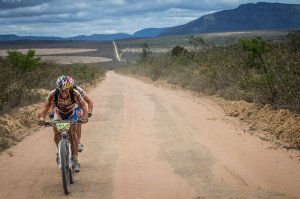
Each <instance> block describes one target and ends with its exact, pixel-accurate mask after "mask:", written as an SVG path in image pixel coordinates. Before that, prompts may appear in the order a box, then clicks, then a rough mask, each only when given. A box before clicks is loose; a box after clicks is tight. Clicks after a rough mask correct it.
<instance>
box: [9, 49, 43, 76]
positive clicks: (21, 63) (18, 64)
mask: <svg viewBox="0 0 300 199" xmlns="http://www.w3.org/2000/svg"><path fill="white" fill-rule="evenodd" d="M7 54H8V56H7V60H8V62H9V63H10V64H11V65H12V67H13V69H15V70H16V71H17V72H19V73H25V72H28V71H33V70H35V69H36V67H37V65H38V62H39V61H40V58H37V57H34V55H35V50H28V51H27V53H26V54H23V53H21V52H20V51H16V50H9V51H7Z"/></svg>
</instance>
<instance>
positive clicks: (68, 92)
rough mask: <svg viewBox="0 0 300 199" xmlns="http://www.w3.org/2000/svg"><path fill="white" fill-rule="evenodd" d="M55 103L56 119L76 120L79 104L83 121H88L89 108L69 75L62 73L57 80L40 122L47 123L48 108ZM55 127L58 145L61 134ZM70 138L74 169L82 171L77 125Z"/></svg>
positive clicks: (41, 114) (55, 139)
mask: <svg viewBox="0 0 300 199" xmlns="http://www.w3.org/2000/svg"><path fill="white" fill-rule="evenodd" d="M53 105H54V120H70V121H74V122H76V121H77V120H78V118H77V114H76V111H75V110H76V108H77V106H78V105H79V106H80V107H81V109H82V114H83V117H82V118H81V122H83V123H86V122H88V119H87V109H86V106H85V103H84V101H83V99H82V97H81V95H80V93H79V92H78V91H76V90H74V89H73V88H72V86H71V80H70V78H69V77H68V76H65V75H62V76H60V77H59V78H58V79H57V81H56V89H55V90H53V91H51V92H50V94H49V95H48V97H47V99H46V101H45V104H44V107H43V109H42V112H41V113H40V116H39V124H44V123H45V117H46V114H47V112H48V110H49V109H50V108H51V107H53ZM53 129H54V141H55V143H56V145H58V142H59V135H58V132H57V129H56V127H54V128H53ZM70 139H71V147H72V155H73V157H74V171H75V172H79V171H80V164H79V163H78V143H77V137H76V125H74V126H72V127H71V128H70Z"/></svg>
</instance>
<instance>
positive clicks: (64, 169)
mask: <svg viewBox="0 0 300 199" xmlns="http://www.w3.org/2000/svg"><path fill="white" fill-rule="evenodd" d="M59 149H60V150H59V154H60V164H61V177H62V183H63V188H64V192H65V194H66V195H67V194H69V193H70V169H69V165H68V145H67V142H66V141H65V140H61V141H60V142H59Z"/></svg>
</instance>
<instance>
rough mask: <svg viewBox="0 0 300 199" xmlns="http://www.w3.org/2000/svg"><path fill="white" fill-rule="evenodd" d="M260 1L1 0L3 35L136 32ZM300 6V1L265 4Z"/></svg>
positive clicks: (1, 29)
mask: <svg viewBox="0 0 300 199" xmlns="http://www.w3.org/2000/svg"><path fill="white" fill-rule="evenodd" d="M257 1H258V0H214V1H212V0H197V1H196V0H164V1H162V0H144V1H142V0H101V1H99V0H76V1H74V0H47V1H45V0H0V34H9V33H11V34H18V35H49V34H53V36H75V35H79V34H86V35H88V34H93V33H108V32H110V33H115V32H127V33H133V32H134V31H137V30H139V29H142V28H148V27H169V26H175V25H180V24H184V23H187V22H189V21H191V20H194V19H197V18H199V17H200V16H202V15H204V14H208V13H211V12H215V11H220V10H224V9H233V8H236V7H237V6H238V5H240V4H244V3H255V2H257ZM277 1H279V2H282V3H298V0H286V1H285V0H264V2H277Z"/></svg>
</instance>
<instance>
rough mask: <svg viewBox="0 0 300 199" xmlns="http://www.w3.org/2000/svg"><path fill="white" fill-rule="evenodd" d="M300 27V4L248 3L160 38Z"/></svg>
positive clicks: (181, 26)
mask: <svg viewBox="0 0 300 199" xmlns="http://www.w3.org/2000/svg"><path fill="white" fill-rule="evenodd" d="M295 28H300V4H282V3H262V2H260V3H256V4H253V3H249V4H243V5H240V6H239V7H238V8H236V9H232V10H223V11H220V12H215V13H212V14H208V15H204V16H202V17H200V18H198V19H196V20H194V21H191V22H189V23H187V24H184V25H180V26H174V27H170V28H166V29H165V30H164V31H163V32H162V33H161V34H160V36H166V35H185V34H195V33H209V32H233V31H249V30H263V29H295Z"/></svg>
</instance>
